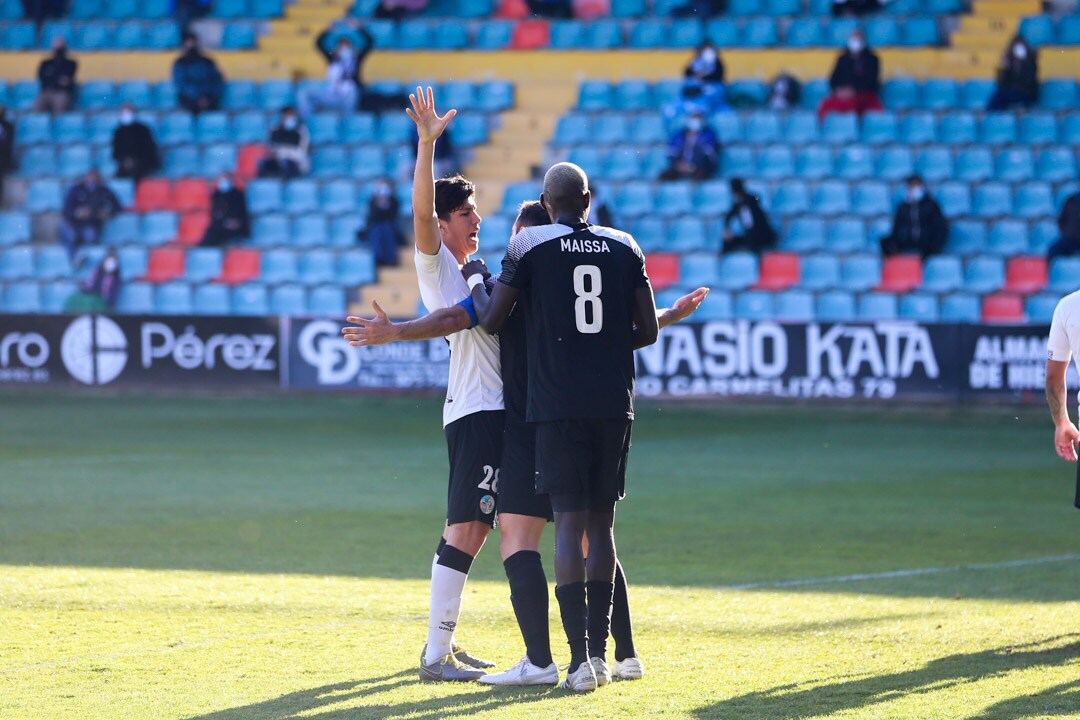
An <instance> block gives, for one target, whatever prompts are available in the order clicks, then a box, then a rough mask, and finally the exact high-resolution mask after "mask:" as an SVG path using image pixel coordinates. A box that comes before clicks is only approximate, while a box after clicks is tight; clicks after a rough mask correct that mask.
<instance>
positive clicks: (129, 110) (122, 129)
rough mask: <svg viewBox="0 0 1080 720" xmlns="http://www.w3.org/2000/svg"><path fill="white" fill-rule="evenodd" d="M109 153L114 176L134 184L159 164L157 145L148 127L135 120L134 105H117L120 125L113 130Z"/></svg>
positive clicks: (159, 165)
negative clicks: (112, 162) (126, 179)
mask: <svg viewBox="0 0 1080 720" xmlns="http://www.w3.org/2000/svg"><path fill="white" fill-rule="evenodd" d="M112 156H113V160H115V161H116V175H117V177H122V178H131V179H133V180H134V181H135V182H136V183H137V182H139V181H140V180H142V179H143V178H144V177H146V176H147V175H149V174H150V173H152V172H154V171H155V170H157V169H158V168H159V167H161V161H160V159H159V157H158V146H157V143H156V142H155V141H154V134H153V133H152V132H150V128H149V127H147V126H146V125H145V124H143V123H141V122H139V121H138V120H136V119H135V108H134V107H133V106H132V105H131V104H129V103H124V104H123V105H121V106H120V124H119V125H117V126H116V129H115V130H113V138H112Z"/></svg>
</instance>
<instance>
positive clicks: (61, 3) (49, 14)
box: [22, 0, 67, 32]
mask: <svg viewBox="0 0 1080 720" xmlns="http://www.w3.org/2000/svg"><path fill="white" fill-rule="evenodd" d="M22 7H23V17H24V18H26V19H27V20H33V21H34V24H35V25H37V29H38V32H41V26H42V25H43V24H44V23H45V19H46V18H60V17H64V14H65V13H66V12H67V0H22Z"/></svg>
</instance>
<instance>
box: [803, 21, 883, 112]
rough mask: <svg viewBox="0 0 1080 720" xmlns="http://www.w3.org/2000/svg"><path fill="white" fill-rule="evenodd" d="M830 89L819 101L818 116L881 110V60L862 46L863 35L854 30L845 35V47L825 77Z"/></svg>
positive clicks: (864, 45) (863, 42)
mask: <svg viewBox="0 0 1080 720" xmlns="http://www.w3.org/2000/svg"><path fill="white" fill-rule="evenodd" d="M829 87H831V88H832V92H831V93H830V94H829V96H828V97H827V98H825V99H824V100H822V101H821V106H820V107H819V108H818V117H819V118H823V117H825V116H826V115H828V114H829V113H834V112H839V113H849V112H855V113H859V115H862V114H863V113H866V112H872V111H875V110H882V109H884V106H883V105H882V104H881V61H880V60H878V56H877V55H876V54H875V53H874V51H873V50H871V49H870V48H868V47H867V46H866V36H865V35H863V32H862V30H856V31H855V32H853V33H851V37H849V38H848V42H847V49H846V50H844V52H843V53H841V54H840V57H838V58H837V59H836V67H834V68H833V71H832V76H831V77H830V78H829Z"/></svg>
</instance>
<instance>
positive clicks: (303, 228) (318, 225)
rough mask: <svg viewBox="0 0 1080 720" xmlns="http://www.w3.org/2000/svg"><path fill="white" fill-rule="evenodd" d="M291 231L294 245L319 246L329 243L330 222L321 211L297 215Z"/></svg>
mask: <svg viewBox="0 0 1080 720" xmlns="http://www.w3.org/2000/svg"><path fill="white" fill-rule="evenodd" d="M292 233H293V243H292V244H293V245H294V246H295V247H320V246H325V245H328V244H329V243H330V223H329V221H328V220H327V218H326V216H325V215H323V214H321V213H311V214H308V215H301V216H299V217H297V218H296V219H295V220H294V222H293V228H292Z"/></svg>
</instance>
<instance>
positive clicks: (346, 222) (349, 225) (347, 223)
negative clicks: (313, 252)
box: [330, 213, 364, 247]
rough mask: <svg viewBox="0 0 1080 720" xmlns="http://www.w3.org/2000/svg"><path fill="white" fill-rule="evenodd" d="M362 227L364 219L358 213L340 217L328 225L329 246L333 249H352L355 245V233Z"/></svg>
mask: <svg viewBox="0 0 1080 720" xmlns="http://www.w3.org/2000/svg"><path fill="white" fill-rule="evenodd" d="M363 226H364V218H363V216H362V215H360V214H358V213H353V214H346V215H341V216H339V217H336V218H334V219H333V220H332V221H331V223H330V245H332V246H334V247H352V246H353V245H355V244H356V233H357V231H359V230H360V229H361V228H362V227H363Z"/></svg>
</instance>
